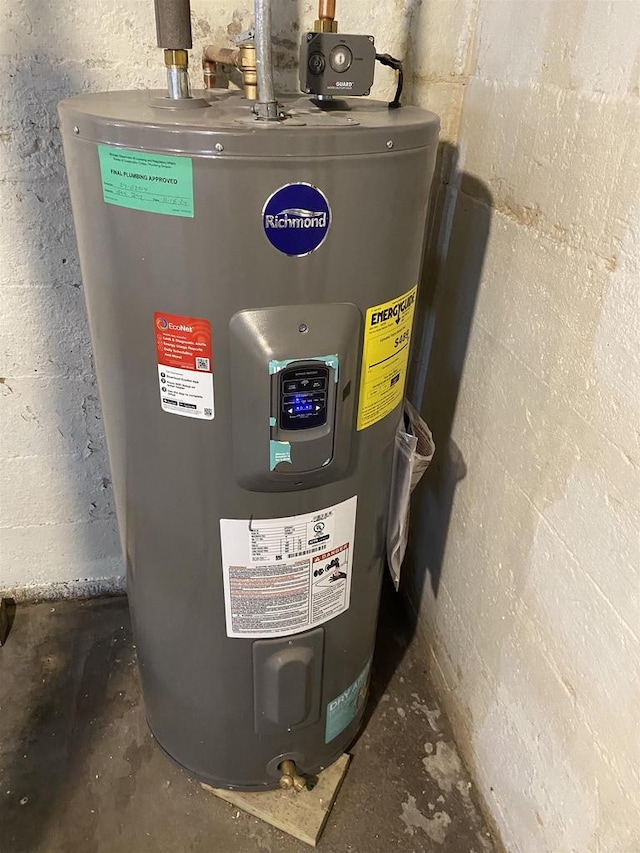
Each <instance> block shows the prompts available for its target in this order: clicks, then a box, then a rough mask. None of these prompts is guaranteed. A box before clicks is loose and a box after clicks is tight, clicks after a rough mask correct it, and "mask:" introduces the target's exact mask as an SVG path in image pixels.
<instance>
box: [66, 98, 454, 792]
mask: <svg viewBox="0 0 640 853" xmlns="http://www.w3.org/2000/svg"><path fill="white" fill-rule="evenodd" d="M160 95H161V93H149V92H141V91H140V92H116V93H105V94H92V95H81V96H79V97H75V98H71V99H69V100H67V101H64V102H63V103H62V104H61V105H60V116H61V124H62V134H63V138H64V149H65V157H66V164H67V171H68V176H69V184H70V188H71V200H72V206H73V213H74V219H75V225H76V232H77V238H78V247H79V253H80V261H81V267H82V275H83V281H84V288H85V295H86V301H87V307H88V314H89V322H90V327H91V336H92V342H93V349H94V354H95V365H96V370H97V375H98V384H99V389H100V398H101V401H102V409H103V416H104V424H105V430H106V436H107V442H108V449H109V457H110V461H111V468H112V474H113V484H114V489H115V501H116V508H117V514H118V521H119V525H120V532H121V537H122V546H123V552H124V555H125V559H126V564H127V572H128V588H129V597H130V602H131V613H132V619H133V628H134V635H135V641H136V647H137V653H138V659H139V665H140V673H141V678H142V686H143V691H144V699H145V705H146V712H147V718H148V721H149V725H150V727H151V729H152V731H153V733H154V735H155V738H156V740H157V741H158V743H159V744H160V745H161V746H162V747H163V748H164V749H165V750H166V752H167V753H168V754H169V755H170V756H171V757H172V758H174V759H175V760H176V761H177V762H178V763H179V764H181V765H182V766H184V767H186V768H188V769H189V770H190V771H191V772H193V773H194V774H196V775H197V776H198V777H200V778H201V779H203V780H206V781H208V782H209V783H211V784H212V785H215V786H219V787H228V788H240V789H246V790H260V789H265V788H269V787H274V786H276V785H277V784H278V779H279V777H280V773H281V771H280V770H279V766H280V764H281V763H282V761H283V760H284V759H292V760H294V761H295V762H296V765H297V767H298V768H299V769H300V770H302V771H303V772H305V773H308V774H314V773H317V772H318V771H319V770H320V769H321V768H323V767H326V766H327V765H329V764H330V763H331V762H332V761H334V760H335V759H336V758H337V757H338V756H339V755H340V753H342V752H343V751H344V749H345V748H346V747H347V746H348V744H349V742H350V741H351V740H352V739H353V737H354V736H355V734H356V732H357V729H358V727H359V725H360V722H361V719H362V714H363V711H364V705H365V700H366V693H367V687H368V679H369V670H370V666H371V658H372V653H373V646H374V637H375V630H376V621H377V613H378V604H379V596H380V584H381V578H382V571H383V566H384V562H385V527H386V519H387V513H388V507H387V505H388V500H389V485H390V475H391V467H392V460H393V452H394V436H395V433H396V428H397V426H398V423H399V420H400V417H401V413H402V405H401V404H402V399H403V395H404V388H405V382H406V373H407V362H408V355H409V347H410V342H411V327H412V321H413V314H414V309H415V304H416V287H417V283H418V278H419V275H420V266H421V258H422V248H423V240H424V228H425V220H426V214H427V203H428V198H429V188H430V184H431V178H432V174H433V168H434V161H435V154H436V146H437V141H438V119H437V117H436V116H434V115H432V114H431V113H428V112H425V111H423V110H420V109H417V108H414V107H403V108H402V109H399V110H389V109H388V108H387V105H386V104H384V103H380V102H376V101H369V100H355V99H354V100H350V101H349V106H350V109H347V110H344V111H323V110H320V109H318V108H317V107H316V106H314V105H313V104H312V103H311V102H310V101H308V100H305V99H302V98H300V99H297V98H291V99H288V100H287V99H285V101H284V103H285V106H286V109H287V111H288V112H289V113H290V117H289V118H288V119H287V120H286V121H283V122H275V123H268V122H264V123H260V122H257V121H255V119H254V118H253V117H252V116H251V113H250V110H249V107H248V105H247V102H246V101H244V100H242V98H241V97H240V95H239V94H237V93H236V94H229V93H220V94H219V97H218V98H217V99H216V98H214V99H213V100H212V101H211V102H210V104H209V105H208V106H202V103H200V104H199V105H198V103H194V104H193V105H192V107H193V108H191V109H187V108H185V104H180V106H181V107H182V108H181V109H167V108H162V104H163V99H162V98H161V97H160ZM165 103H166V102H165ZM187 106H188V105H187Z"/></svg>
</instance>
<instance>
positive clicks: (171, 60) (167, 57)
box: [164, 48, 189, 70]
mask: <svg viewBox="0 0 640 853" xmlns="http://www.w3.org/2000/svg"><path fill="white" fill-rule="evenodd" d="M164 64H165V65H166V66H167V68H184V69H185V70H186V69H187V68H188V67H189V54H188V53H187V51H186V50H182V49H180V50H171V49H169V48H167V49H165V52H164Z"/></svg>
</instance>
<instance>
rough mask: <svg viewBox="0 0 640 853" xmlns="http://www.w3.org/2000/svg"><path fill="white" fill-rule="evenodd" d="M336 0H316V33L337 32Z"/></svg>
mask: <svg viewBox="0 0 640 853" xmlns="http://www.w3.org/2000/svg"><path fill="white" fill-rule="evenodd" d="M335 17H336V0H318V20H317V21H316V23H315V27H314V29H315V31H316V32H317V33H337V32H338V22H337V21H336V20H335Z"/></svg>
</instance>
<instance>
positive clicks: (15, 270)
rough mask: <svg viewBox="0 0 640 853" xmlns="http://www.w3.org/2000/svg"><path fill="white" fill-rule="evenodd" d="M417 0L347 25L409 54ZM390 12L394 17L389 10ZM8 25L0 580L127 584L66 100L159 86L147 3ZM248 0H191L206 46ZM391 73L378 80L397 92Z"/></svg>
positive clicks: (290, 51)
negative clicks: (66, 150)
mask: <svg viewBox="0 0 640 853" xmlns="http://www.w3.org/2000/svg"><path fill="white" fill-rule="evenodd" d="M416 5H417V4H416V2H414V0H403V2H400V3H392V2H391V0H386V2H384V3H376V2H373V0H366V2H359V3H349V4H347V3H343V4H342V8H341V17H340V20H341V26H342V28H343V30H344V31H346V30H348V29H352V30H355V31H362V30H364V31H367V32H369V31H372V32H376V33H379V34H380V40H379V47H380V48H381V49H382V50H385V51H390V52H392V53H397V52H404V50H405V44H406V42H407V39H408V32H409V23H410V20H411V15H412V14H413V12H414V9H415V7H416ZM274 6H275V10H274V25H275V26H274V41H275V48H276V50H275V58H276V62H277V64H278V67H279V70H278V72H277V79H278V83H279V85H280V87H281V88H282V89H284V90H294V89H296V88H297V82H296V81H297V71H296V67H295V65H296V56H297V50H298V46H297V45H298V28H299V27H302V28H305V27H306V28H310V27H311V26H312V25H313V20H314V17H315V14H316V7H317V4H316V3H312V2H311V0H282V2H278V3H276V4H274ZM391 11H393V15H391V14H390V12H391ZM2 19H3V26H2V28H1V29H0V68H1V69H2V73H3V78H4V80H5V85H4V86H3V87H2V92H1V93H0V101H1V102H0V115H1V116H2V119H1V127H0V152H1V153H0V209H1V210H2V214H3V215H2V218H1V219H0V257H1V258H2V264H1V265H0V300H1V306H2V309H1V310H2V327H1V328H2V331H1V333H0V466H1V470H2V477H1V478H0V590H2V591H14V592H17V594H18V595H33V594H47V595H54V596H55V595H60V594H65V593H66V592H69V593H71V594H76V593H78V592H80V591H82V592H92V591H99V590H106V589H110V588H113V587H116V588H118V587H120V586H122V576H123V566H122V559H121V553H120V545H119V541H118V535H117V527H116V520H115V513H114V506H113V494H112V488H111V482H110V473H109V466H108V460H107V456H106V448H105V442H104V435H103V432H102V422H101V412H100V404H99V399H98V392H97V388H96V383H95V377H94V373H93V365H92V356H91V347H90V342H89V335H88V330H87V324H86V318H85V310H84V303H83V293H82V282H81V276H80V270H79V267H78V262H77V256H76V247H75V239H74V234H73V226H72V220H71V213H70V208H69V202H68V196H67V189H66V181H65V173H64V165H63V161H62V151H61V145H60V136H59V131H58V118H57V113H56V104H57V102H58V101H59V100H60V99H62V98H64V97H67V96H69V95H72V94H77V93H79V92H83V91H100V90H105V89H118V88H136V87H137V88H141V87H160V86H163V85H164V69H163V66H162V57H161V54H160V52H159V51H158V50H157V48H156V47H155V23H154V18H153V2H152V0H127V2H124V0H111V2H101V3H75V2H72V0H53V2H51V3H41V2H38V0H5V2H4V3H3V6H2ZM252 20H253V3H252V2H251V0H243V2H241V3H235V2H230V0H194V2H192V21H193V31H194V50H193V52H192V72H193V74H192V79H193V81H194V85H196V86H197V85H199V83H200V74H199V62H200V53H201V50H202V47H203V46H204V45H205V44H207V43H211V42H218V43H220V44H225V43H226V41H227V39H228V38H229V36H232V35H234V34H237V33H239V32H241V31H243V30H245V29H247V28H249V26H251V24H252ZM393 83H394V78H393V73H392V72H390V71H389V70H386V69H381V72H380V74H379V75H378V78H377V84H376V86H377V88H376V92H377V93H378V95H379V96H381V97H385V98H390V97H391V95H392V92H393Z"/></svg>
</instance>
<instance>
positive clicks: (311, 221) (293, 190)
mask: <svg viewBox="0 0 640 853" xmlns="http://www.w3.org/2000/svg"><path fill="white" fill-rule="evenodd" d="M262 225H263V228H264V233H265V234H266V236H267V239H268V240H269V242H270V243H271V245H272V246H274V247H275V248H276V249H277V250H278V251H279V252H282V253H283V254H285V255H290V256H292V257H298V258H300V257H303V256H304V255H308V254H310V253H311V252H314V251H315V250H316V249H318V248H319V247H320V246H321V245H322V243H323V242H324V240H325V238H326V236H327V234H328V232H329V226H330V225H331V208H330V207H329V202H328V201H327V198H326V196H325V195H324V193H323V192H321V191H320V190H319V189H318V188H317V187H314V186H312V185H311V184H304V183H298V184H286V186H284V187H280V189H279V190H276V192H274V193H273V195H271V196H270V197H269V198H268V199H267V202H266V204H265V206H264V209H263V211H262Z"/></svg>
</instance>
